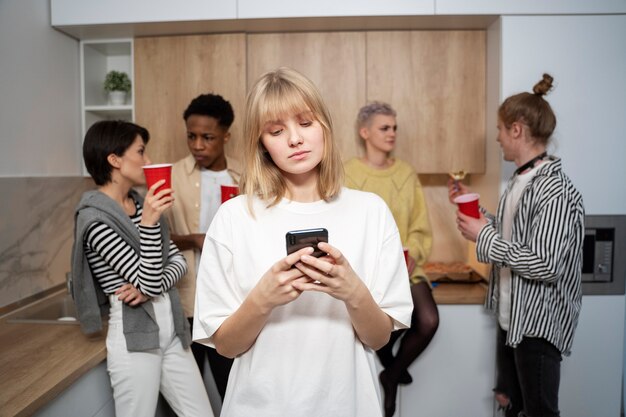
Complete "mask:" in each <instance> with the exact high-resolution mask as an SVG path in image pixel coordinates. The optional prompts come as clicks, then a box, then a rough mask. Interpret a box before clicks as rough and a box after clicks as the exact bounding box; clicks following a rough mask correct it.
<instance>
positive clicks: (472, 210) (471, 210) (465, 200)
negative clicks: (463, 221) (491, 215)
mask: <svg viewBox="0 0 626 417" xmlns="http://www.w3.org/2000/svg"><path fill="white" fill-rule="evenodd" d="M479 198H480V195H479V194H477V193H467V194H462V195H460V196H458V197H455V198H454V200H453V201H454V203H456V204H457V205H458V206H459V211H460V212H461V213H463V214H465V215H467V216H471V217H474V218H476V219H478V218H480V210H479V209H478V200H479Z"/></svg>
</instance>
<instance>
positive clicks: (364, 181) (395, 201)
mask: <svg viewBox="0 0 626 417" xmlns="http://www.w3.org/2000/svg"><path fill="white" fill-rule="evenodd" d="M344 168H345V172H346V187H348V188H354V189H357V190H362V191H369V192H372V193H375V194H378V195H379V196H380V197H382V199H383V200H385V202H386V203H387V205H388V206H389V209H390V210H391V213H392V214H393V217H394V219H395V220H396V224H397V226H398V230H399V232H400V239H401V240H402V245H403V246H404V247H405V248H408V249H409V255H410V256H411V257H412V258H413V259H415V263H416V267H415V270H414V271H413V273H412V274H411V281H412V282H414V283H415V282H417V281H419V277H425V275H426V274H424V270H423V269H422V266H423V265H424V263H425V262H426V260H427V259H428V255H430V249H431V247H432V242H433V237H432V231H431V228H430V222H429V220H428V211H427V209H426V201H425V199H424V193H423V191H422V184H421V183H420V181H419V178H418V177H417V174H416V172H415V170H414V169H413V167H411V166H410V165H409V164H408V163H406V162H404V161H402V160H399V159H395V161H394V163H393V165H392V166H391V167H389V168H387V169H375V168H371V167H370V166H368V165H366V164H365V163H364V162H362V161H361V160H360V159H356V158H354V159H351V160H349V161H348V162H346V163H345V165H344Z"/></svg>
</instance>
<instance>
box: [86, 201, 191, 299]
mask: <svg viewBox="0 0 626 417" xmlns="http://www.w3.org/2000/svg"><path fill="white" fill-rule="evenodd" d="M135 208H136V210H137V211H136V212H135V214H134V215H132V216H130V218H131V220H132V221H133V223H134V224H135V226H137V229H138V230H139V236H140V244H141V251H140V253H137V252H136V251H135V250H133V248H132V247H131V246H130V245H129V244H128V243H127V242H126V241H125V240H124V239H123V238H122V237H121V236H120V235H119V234H117V233H116V232H115V231H114V230H113V229H112V228H111V227H110V226H108V225H107V224H105V223H102V222H94V223H93V224H91V225H90V226H89V228H88V229H87V230H86V231H85V239H84V246H85V254H86V257H87V261H88V262H89V267H90V268H91V272H92V274H93V276H94V277H95V278H96V280H97V281H98V283H99V284H100V286H101V288H102V290H103V291H104V293H105V294H113V293H115V291H116V290H117V289H118V288H120V287H121V286H122V285H124V284H126V283H131V284H133V285H134V286H135V288H137V289H138V290H139V291H140V292H141V293H142V294H144V295H146V296H148V297H155V296H157V295H160V294H163V293H165V292H167V291H168V290H169V289H170V288H171V287H173V286H174V284H176V282H178V280H179V279H180V278H181V277H182V276H183V275H184V274H185V272H186V271H187V264H186V262H185V259H184V258H183V255H182V254H181V253H180V251H179V250H178V248H177V247H176V245H174V243H173V242H172V241H171V240H170V247H169V253H168V264H167V266H166V267H165V268H163V255H162V242H161V228H160V225H159V224H157V225H155V226H142V225H140V224H139V222H141V214H142V213H143V207H141V206H140V205H139V204H138V203H137V202H136V201H135Z"/></svg>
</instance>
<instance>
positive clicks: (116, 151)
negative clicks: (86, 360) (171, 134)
mask: <svg viewBox="0 0 626 417" xmlns="http://www.w3.org/2000/svg"><path fill="white" fill-rule="evenodd" d="M148 140H149V134H148V131H147V130H146V129H144V128H143V127H141V126H138V125H136V124H134V123H130V122H124V121H101V122H98V123H95V124H94V125H93V126H91V127H90V128H89V130H88V131H87V134H86V135H85V141H84V143H83V156H84V160H85V166H86V167H87V170H88V171H89V173H90V174H91V176H92V177H93V179H94V181H95V182H96V184H97V185H98V189H97V190H94V191H88V192H86V193H84V194H83V196H82V198H81V201H80V203H79V204H78V207H77V209H76V214H75V236H74V238H75V240H74V247H73V249H72V280H73V297H74V301H75V303H76V307H77V311H78V318H79V320H80V322H81V328H82V330H83V332H85V333H88V334H90V333H95V332H98V331H100V330H102V328H103V326H102V319H101V313H102V312H103V311H106V310H110V312H109V322H108V331H107V338H106V346H107V368H108V371H109V376H110V378H111V386H112V387H113V397H114V400H115V413H116V415H117V416H118V417H121V416H150V415H154V413H155V411H156V407H157V399H158V394H159V391H160V392H161V393H162V394H163V396H164V397H165V399H166V400H167V401H168V403H169V404H170V406H171V407H172V408H173V409H174V411H175V412H176V413H177V414H178V415H179V416H206V415H209V416H210V415H212V412H211V407H210V404H209V400H208V397H207V394H206V391H205V389H204V386H203V382H202V379H201V378H200V373H199V372H198V368H197V367H196V365H195V361H194V359H193V355H192V354H191V350H190V349H189V343H190V335H189V325H188V323H187V321H186V320H185V318H184V315H183V310H182V307H181V304H180V300H179V297H178V292H177V291H176V289H175V288H174V284H175V283H176V282H177V281H178V280H179V279H180V278H181V277H182V276H183V275H184V274H185V272H186V270H187V264H186V263H185V259H184V258H183V256H182V255H181V254H180V252H179V251H178V248H177V247H176V246H175V245H174V244H173V243H172V242H171V240H170V238H169V231H168V228H167V225H166V223H165V222H163V221H162V220H161V215H162V214H163V212H164V211H165V210H167V209H168V208H169V207H171V206H172V204H173V202H174V197H173V195H172V194H171V192H172V190H171V189H169V188H167V189H163V190H160V191H158V192H155V191H156V189H157V188H158V187H159V186H161V185H163V183H164V180H160V181H158V182H157V183H156V184H154V185H153V186H152V187H150V189H149V190H148V192H147V194H146V197H145V200H144V199H143V198H142V197H141V196H140V195H139V194H138V193H137V192H136V191H134V190H133V189H132V187H134V186H138V185H143V184H144V183H145V179H144V174H143V166H144V165H146V164H149V163H150V160H149V158H148V157H147V156H146V153H145V148H146V143H147V142H148Z"/></svg>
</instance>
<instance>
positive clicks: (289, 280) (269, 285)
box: [250, 247, 313, 313]
mask: <svg viewBox="0 0 626 417" xmlns="http://www.w3.org/2000/svg"><path fill="white" fill-rule="evenodd" d="M312 253H313V248H312V247H306V248H303V249H300V250H299V251H297V252H294V253H292V254H289V255H287V256H286V257H284V258H283V259H281V260H280V261H278V262H276V263H275V264H274V265H272V267H271V268H270V269H269V270H268V271H267V272H266V273H265V274H263V276H262V277H261V279H260V280H259V282H258V283H257V285H256V286H255V287H254V289H253V290H252V292H251V293H250V295H251V296H252V297H253V299H254V300H255V302H256V303H257V304H258V305H259V307H260V308H261V311H263V312H264V313H267V312H269V311H271V310H272V309H274V308H275V307H278V306H281V305H284V304H287V303H290V302H292V301H293V300H295V299H296V298H298V297H299V296H300V294H301V293H302V291H301V290H299V289H298V288H297V287H296V283H299V282H301V281H302V282H307V281H310V279H309V278H308V277H307V276H305V275H304V274H303V273H302V272H301V271H300V270H299V269H297V268H293V266H294V264H296V263H297V262H299V261H300V258H301V257H303V256H310V255H311V254H312Z"/></svg>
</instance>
